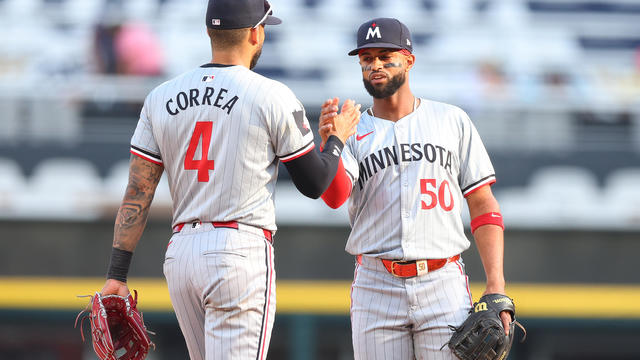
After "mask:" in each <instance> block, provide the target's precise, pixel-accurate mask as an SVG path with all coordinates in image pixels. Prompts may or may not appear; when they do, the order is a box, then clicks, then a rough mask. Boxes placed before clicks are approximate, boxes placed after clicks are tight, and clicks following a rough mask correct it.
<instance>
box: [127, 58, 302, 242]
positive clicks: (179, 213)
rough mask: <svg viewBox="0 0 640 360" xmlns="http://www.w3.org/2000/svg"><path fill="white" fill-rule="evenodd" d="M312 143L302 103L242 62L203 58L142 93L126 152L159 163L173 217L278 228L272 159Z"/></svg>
mask: <svg viewBox="0 0 640 360" xmlns="http://www.w3.org/2000/svg"><path fill="white" fill-rule="evenodd" d="M313 147H314V144H313V133H312V132H311V130H310V127H309V123H308V121H307V118H306V115H305V113H304V108H303V107H302V104H301V103H300V102H299V101H298V99H297V98H296V97H295V95H294V94H293V92H291V90H290V89H289V88H287V87H286V86H285V85H283V84H282V83H279V82H277V81H275V80H271V79H268V78H266V77H264V76H261V75H259V74H256V73H255V72H253V71H251V70H249V69H247V68H245V67H242V66H226V65H218V64H206V65H203V66H201V67H200V68H197V69H194V70H192V71H190V72H187V73H185V74H182V75H180V76H178V77H176V78H174V79H172V80H170V81H167V82H165V83H163V84H161V85H160V86H158V87H157V88H155V89H154V90H153V91H152V92H151V93H150V94H149V95H148V96H147V98H146V100H145V102H144V106H143V108H142V111H141V114H140V120H139V122H138V126H137V128H136V130H135V133H134V135H133V137H132V139H131V152H132V153H133V154H135V155H138V156H140V157H142V158H145V159H147V160H149V161H152V162H154V163H157V164H161V165H163V166H164V168H165V171H166V173H167V177H168V180H169V188H170V190H171V197H172V200H173V224H174V225H175V224H179V223H184V222H189V221H193V220H201V221H238V222H240V223H244V224H247V225H252V226H256V227H261V228H264V229H269V230H272V231H274V230H276V225H275V212H274V199H273V195H274V190H275V183H276V179H277V175H278V162H279V160H282V161H283V162H286V161H288V160H292V159H294V158H296V157H299V156H301V155H303V154H305V153H307V152H309V151H311V150H312V149H313Z"/></svg>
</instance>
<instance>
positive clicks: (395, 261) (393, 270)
mask: <svg viewBox="0 0 640 360" xmlns="http://www.w3.org/2000/svg"><path fill="white" fill-rule="evenodd" d="M399 262H401V261H398V260H392V261H391V275H393V276H395V277H397V278H399V277H402V276H400V275H398V274H396V270H395V268H394V266H395V265H396V264H397V263H399Z"/></svg>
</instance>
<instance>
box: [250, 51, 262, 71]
mask: <svg viewBox="0 0 640 360" xmlns="http://www.w3.org/2000/svg"><path fill="white" fill-rule="evenodd" d="M261 54H262V46H260V48H259V49H258V51H256V53H255V54H253V57H252V58H251V62H250V63H249V69H251V70H253V68H254V67H256V65H257V64H258V59H259V58H260V55H261Z"/></svg>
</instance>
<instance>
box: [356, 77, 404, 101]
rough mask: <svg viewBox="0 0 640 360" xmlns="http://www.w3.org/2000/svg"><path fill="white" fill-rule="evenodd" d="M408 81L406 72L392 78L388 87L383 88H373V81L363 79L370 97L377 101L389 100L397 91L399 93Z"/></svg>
mask: <svg viewBox="0 0 640 360" xmlns="http://www.w3.org/2000/svg"><path fill="white" fill-rule="evenodd" d="M406 81H407V77H406V75H405V73H404V71H403V72H401V73H399V74H398V75H394V76H393V77H391V79H390V80H389V82H387V85H384V86H383V87H375V86H373V84H371V81H369V80H367V79H362V82H363V83H364V88H365V89H367V92H368V93H369V95H371V96H373V97H374V98H376V99H384V98H388V97H389V96H391V95H393V94H395V93H396V91H398V89H399V88H400V87H401V86H402V85H404V83H405V82H406Z"/></svg>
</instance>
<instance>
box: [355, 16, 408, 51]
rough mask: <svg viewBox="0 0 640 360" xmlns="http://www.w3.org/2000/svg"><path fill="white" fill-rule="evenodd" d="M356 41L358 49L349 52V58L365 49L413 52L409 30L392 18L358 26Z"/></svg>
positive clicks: (374, 20)
mask: <svg viewBox="0 0 640 360" xmlns="http://www.w3.org/2000/svg"><path fill="white" fill-rule="evenodd" d="M357 41H358V42H357V44H358V47H357V48H355V49H353V50H351V51H350V52H349V55H351V56H353V55H358V53H359V52H360V50H362V49H366V48H388V49H398V50H402V49H404V50H408V51H409V52H413V46H412V45H411V33H410V32H409V29H408V28H407V26H406V25H405V24H403V23H401V22H400V21H399V20H398V19H393V18H377V19H372V20H369V21H367V22H365V23H364V24H362V25H360V28H358V35H357Z"/></svg>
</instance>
